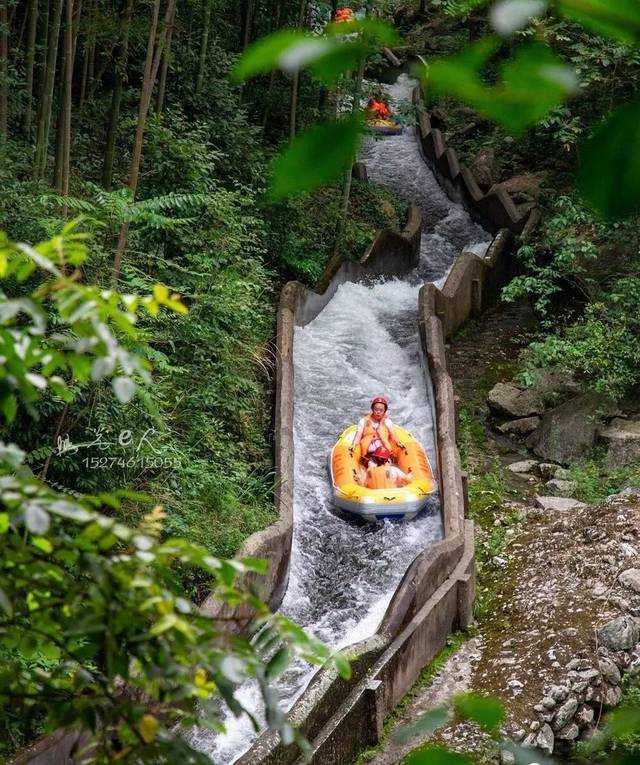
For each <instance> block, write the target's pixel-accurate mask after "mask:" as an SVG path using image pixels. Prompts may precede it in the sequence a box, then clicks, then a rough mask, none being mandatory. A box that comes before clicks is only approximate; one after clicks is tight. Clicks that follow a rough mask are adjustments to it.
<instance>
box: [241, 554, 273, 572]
mask: <svg viewBox="0 0 640 765" xmlns="http://www.w3.org/2000/svg"><path fill="white" fill-rule="evenodd" d="M240 563H242V565H243V566H244V567H245V568H246V570H247V571H254V572H255V573H256V574H262V575H264V574H266V573H267V572H268V571H269V561H268V560H265V559H264V558H242V559H241V561H240Z"/></svg>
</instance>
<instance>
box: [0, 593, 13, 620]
mask: <svg viewBox="0 0 640 765" xmlns="http://www.w3.org/2000/svg"><path fill="white" fill-rule="evenodd" d="M0 608H2V610H3V611H4V612H5V614H6V615H7V616H8V617H9V618H11V617H12V616H13V605H12V603H11V601H10V600H9V597H8V595H7V593H6V592H5V591H4V590H3V589H2V587H0Z"/></svg>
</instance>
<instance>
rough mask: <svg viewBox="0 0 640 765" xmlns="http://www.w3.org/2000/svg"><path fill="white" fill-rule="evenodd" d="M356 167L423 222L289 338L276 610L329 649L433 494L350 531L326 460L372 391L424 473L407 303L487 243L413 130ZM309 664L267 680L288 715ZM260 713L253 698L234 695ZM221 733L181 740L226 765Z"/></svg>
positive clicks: (377, 586)
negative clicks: (409, 250)
mask: <svg viewBox="0 0 640 765" xmlns="http://www.w3.org/2000/svg"><path fill="white" fill-rule="evenodd" d="M412 87H413V83H412V81H411V80H409V79H408V78H407V77H406V76H405V75H402V76H401V77H400V78H399V79H398V81H397V82H396V83H395V84H394V85H391V86H388V93H389V96H390V98H391V102H392V104H393V103H394V102H395V104H396V107H397V106H399V105H400V103H401V102H407V101H409V100H410V98H411V90H412ZM360 159H361V161H362V162H364V164H365V165H366V167H367V171H368V176H369V179H370V181H372V182H374V183H379V184H382V185H384V186H386V187H387V188H389V189H391V190H392V191H394V192H395V193H396V194H397V195H398V196H399V197H401V198H402V199H404V200H406V201H407V202H413V203H415V204H416V205H417V206H418V207H419V208H420V210H421V212H422V215H423V222H424V227H423V232H422V236H421V242H420V258H419V262H418V265H417V267H416V268H415V269H414V270H413V271H411V272H410V273H408V274H407V275H405V276H402V277H393V278H390V277H377V278H375V279H369V280H367V281H365V282H346V283H344V284H342V285H341V286H339V287H338V289H337V290H336V292H335V294H334V295H333V297H332V298H331V300H330V301H329V302H328V303H327V305H326V306H325V307H324V309H323V310H322V311H321V312H320V313H319V314H318V315H317V316H316V317H315V318H314V319H312V320H311V321H310V322H309V323H307V324H305V325H304V326H299V327H297V328H296V330H295V335H294V351H293V355H294V368H295V418H294V446H295V482H294V533H293V548H292V554H291V566H290V576H289V584H288V588H287V591H286V593H285V596H284V600H283V602H282V605H281V611H282V612H283V613H284V614H286V615H287V616H289V617H291V618H292V619H294V620H295V621H296V622H297V623H298V624H300V625H301V626H302V627H304V628H305V629H306V630H308V631H309V632H311V633H313V634H314V635H316V636H317V637H318V638H320V639H321V640H323V641H325V642H326V643H327V644H329V645H330V646H332V647H335V648H340V647H344V646H347V645H350V644H352V643H354V642H356V641H358V640H360V639H362V638H365V637H367V636H369V635H371V634H373V633H374V632H375V631H376V629H377V626H378V624H379V622H380V620H381V618H382V616H383V614H384V612H385V610H386V608H387V605H388V604H389V602H390V600H391V598H392V596H393V593H394V591H395V589H396V588H397V586H398V584H399V582H400V581H401V579H402V577H403V574H404V573H405V571H406V569H407V567H408V566H409V565H410V563H411V562H412V560H413V559H414V558H415V557H416V555H418V553H420V551H422V550H423V549H424V548H425V546H427V545H429V544H430V543H432V542H436V541H437V540H439V539H440V538H441V537H442V528H441V520H440V512H439V501H438V495H437V494H434V495H433V498H432V501H431V502H430V503H429V506H428V507H427V509H426V511H424V512H423V513H422V514H421V515H420V516H419V517H418V518H417V519H415V520H414V521H411V522H409V523H400V524H398V523H395V524H392V523H384V524H381V525H378V526H371V527H363V526H357V525H351V524H349V523H346V522H345V521H343V520H341V519H340V518H338V517H337V516H336V515H334V514H333V513H332V508H331V492H330V486H329V482H328V480H327V454H328V452H329V450H330V448H331V446H332V444H333V443H334V442H335V439H336V437H337V436H338V435H339V434H340V433H341V432H342V430H343V429H344V428H345V427H346V426H348V425H349V424H351V423H352V422H353V421H354V420H356V419H357V418H359V417H360V416H362V414H363V413H364V412H365V411H366V410H367V408H368V402H369V400H370V399H371V397H373V396H374V395H379V394H384V395H385V396H387V398H388V399H389V400H390V405H391V409H390V416H391V417H392V419H393V420H394V421H395V422H397V423H398V424H400V425H402V426H403V427H407V428H409V429H410V430H411V431H412V432H413V433H414V435H416V436H417V437H418V438H419V439H420V440H421V441H422V442H423V444H424V445H425V447H426V448H427V451H428V453H429V457H430V459H431V462H432V465H433V466H434V469H435V468H436V466H437V460H436V457H435V452H434V440H435V439H434V414H433V402H432V400H431V392H430V385H429V383H428V378H427V384H426V385H425V370H424V362H423V359H422V356H421V352H420V342H419V333H418V325H417V302H418V293H419V290H420V287H421V286H422V285H423V284H424V283H425V282H435V283H437V284H441V283H442V282H443V281H444V279H445V278H446V275H447V273H448V271H449V270H450V268H451V266H452V264H453V263H454V261H455V259H456V258H457V257H458V256H459V255H460V254H461V253H462V252H463V251H464V250H466V251H471V252H474V253H476V254H478V255H480V256H482V255H483V254H484V252H485V251H486V249H487V247H488V245H489V242H490V240H491V236H490V235H489V234H488V233H487V232H486V231H485V230H484V229H483V228H481V227H480V226H479V225H477V224H475V223H474V222H473V221H472V220H471V218H470V217H469V215H468V213H467V212H466V211H465V210H464V208H463V207H462V206H461V205H459V204H456V203H454V202H452V201H450V200H449V198H448V197H447V196H446V194H445V193H444V192H443V191H442V189H441V188H440V186H439V184H438V182H437V181H436V179H435V177H434V176H433V174H432V172H431V171H430V169H429V167H428V166H427V164H426V163H425V161H424V159H423V157H422V155H421V150H420V147H419V143H418V140H417V137H416V133H415V130H414V128H412V127H408V128H406V129H405V131H404V132H403V133H402V134H401V135H395V136H386V137H384V138H371V139H368V140H367V142H366V144H365V146H364V147H363V150H362V153H361V157H360ZM314 672H315V668H312V667H310V666H308V665H306V664H302V663H299V664H296V665H294V666H293V667H291V668H290V669H289V670H288V671H287V672H286V673H285V674H284V675H283V676H282V677H281V678H280V680H279V681H278V691H279V693H280V696H281V699H282V704H283V706H284V707H285V708H289V707H290V706H291V705H292V704H293V703H294V701H295V700H296V698H298V696H299V695H300V693H301V692H302V691H303V690H304V688H305V687H306V685H307V684H308V682H309V680H310V679H311V677H312V676H313V674H314ZM240 697H241V699H242V701H243V702H244V703H245V704H246V705H247V706H249V707H250V708H252V709H254V710H255V712H256V714H257V716H258V717H260V704H259V692H258V689H257V687H254V686H253V685H251V684H247V685H245V686H244V687H243V688H241V689H240ZM225 725H226V727H227V732H226V734H224V735H215V734H212V733H211V732H209V731H204V730H197V731H193V732H192V733H191V734H190V738H191V741H192V742H193V743H194V744H195V745H196V746H197V747H198V748H199V749H200V750H201V751H203V752H206V753H207V754H210V755H211V757H212V759H213V760H214V761H215V762H216V763H217V765H227V764H230V763H232V762H234V761H235V760H236V759H237V758H238V757H239V756H240V755H241V754H242V753H243V752H244V751H245V750H246V749H247V748H248V747H249V746H250V745H251V743H252V741H253V739H254V738H255V733H254V731H253V728H252V726H251V723H250V721H249V720H248V719H243V718H240V719H235V718H228V719H227V720H226V721H225Z"/></svg>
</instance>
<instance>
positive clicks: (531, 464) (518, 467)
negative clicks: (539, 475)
mask: <svg viewBox="0 0 640 765" xmlns="http://www.w3.org/2000/svg"><path fill="white" fill-rule="evenodd" d="M537 464H538V463H537V462H536V461H535V460H521V461H520V462H512V463H511V464H510V465H507V470H510V471H511V472H512V473H530V472H531V471H532V470H533V469H534V468H535V466H536V465H537Z"/></svg>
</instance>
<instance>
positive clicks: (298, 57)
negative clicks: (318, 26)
mask: <svg viewBox="0 0 640 765" xmlns="http://www.w3.org/2000/svg"><path fill="white" fill-rule="evenodd" d="M334 47H336V43H335V42H334V41H329V40H327V39H326V38H323V37H313V36H312V35H309V34H307V33H305V32H300V31H296V30H293V29H281V30H280V31H279V32H274V34H272V35H268V36H267V37H263V38H261V39H260V40H257V41H256V42H254V43H253V44H252V45H250V46H249V48H247V50H246V51H245V53H244V54H243V55H242V58H241V59H240V60H239V61H238V63H237V64H236V66H235V67H234V69H233V72H232V78H233V79H234V80H235V81H236V82H242V81H243V80H246V79H248V78H249V77H255V76H256V75H258V74H264V73H265V72H270V71H271V70H272V69H283V70H284V71H286V72H295V71H298V70H299V69H302V68H303V67H305V66H307V65H308V64H310V63H311V62H312V61H315V60H316V59H318V58H320V57H322V56H325V55H326V54H327V53H328V52H329V51H330V50H332V49H333V48H334Z"/></svg>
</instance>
